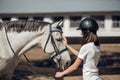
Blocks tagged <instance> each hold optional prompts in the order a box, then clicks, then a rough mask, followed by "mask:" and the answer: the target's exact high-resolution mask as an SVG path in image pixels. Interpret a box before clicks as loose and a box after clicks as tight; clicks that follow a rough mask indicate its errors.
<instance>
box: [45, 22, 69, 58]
mask: <svg viewBox="0 0 120 80" xmlns="http://www.w3.org/2000/svg"><path fill="white" fill-rule="evenodd" d="M51 25H52V24H50V29H49V36H48V38H47V41H46V43H45V47H44V52H45V49H46V47H47V44H48V41H49V40H50V39H51V43H52V46H53V48H54V50H55V54H53V55H51V59H53V58H55V57H56V56H58V55H60V54H61V53H63V52H64V51H66V50H67V48H64V49H62V50H59V49H58V48H57V45H56V43H55V40H54V38H53V35H52V33H53V32H59V33H61V34H62V33H63V32H62V30H52V26H51Z"/></svg>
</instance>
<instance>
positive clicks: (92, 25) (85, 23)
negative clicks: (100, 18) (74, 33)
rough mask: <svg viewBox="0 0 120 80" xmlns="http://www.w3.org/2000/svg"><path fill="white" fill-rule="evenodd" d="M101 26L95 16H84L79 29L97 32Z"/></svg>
mask: <svg viewBox="0 0 120 80" xmlns="http://www.w3.org/2000/svg"><path fill="white" fill-rule="evenodd" d="M98 28H99V26H98V24H97V22H96V21H95V20H94V19H93V18H88V17H87V18H84V19H82V20H81V22H80V25H79V28H78V29H77V30H82V31H85V30H89V31H92V32H96V31H97V30H98Z"/></svg>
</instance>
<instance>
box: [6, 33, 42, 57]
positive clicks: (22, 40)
mask: <svg viewBox="0 0 120 80" xmlns="http://www.w3.org/2000/svg"><path fill="white" fill-rule="evenodd" d="M40 35H41V33H40V32H21V33H9V34H8V38H9V40H10V43H11V46H12V48H13V49H14V51H15V52H16V53H18V54H19V55H21V54H22V53H24V52H25V51H27V50H28V49H30V48H31V47H33V46H34V45H36V44H37V41H38V39H40V37H41V36H40Z"/></svg>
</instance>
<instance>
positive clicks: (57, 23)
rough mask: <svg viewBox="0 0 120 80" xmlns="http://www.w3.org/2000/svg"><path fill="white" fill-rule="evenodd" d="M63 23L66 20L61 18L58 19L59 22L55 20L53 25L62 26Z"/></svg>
mask: <svg viewBox="0 0 120 80" xmlns="http://www.w3.org/2000/svg"><path fill="white" fill-rule="evenodd" d="M63 23H64V21H63V20H60V21H58V22H55V23H53V24H52V26H54V27H56V28H57V27H61V26H62V25H63Z"/></svg>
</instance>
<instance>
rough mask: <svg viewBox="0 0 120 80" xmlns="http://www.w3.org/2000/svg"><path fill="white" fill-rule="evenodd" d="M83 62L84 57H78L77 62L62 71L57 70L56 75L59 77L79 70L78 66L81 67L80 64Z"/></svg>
mask: <svg viewBox="0 0 120 80" xmlns="http://www.w3.org/2000/svg"><path fill="white" fill-rule="evenodd" d="M81 62H82V59H80V58H77V59H76V60H75V62H74V63H73V64H72V65H71V66H70V67H68V68H67V69H66V70H64V71H62V72H57V73H56V75H55V77H57V78H58V77H63V76H64V75H66V74H69V73H71V72H73V71H75V70H77V69H78V67H79V65H80V64H81Z"/></svg>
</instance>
